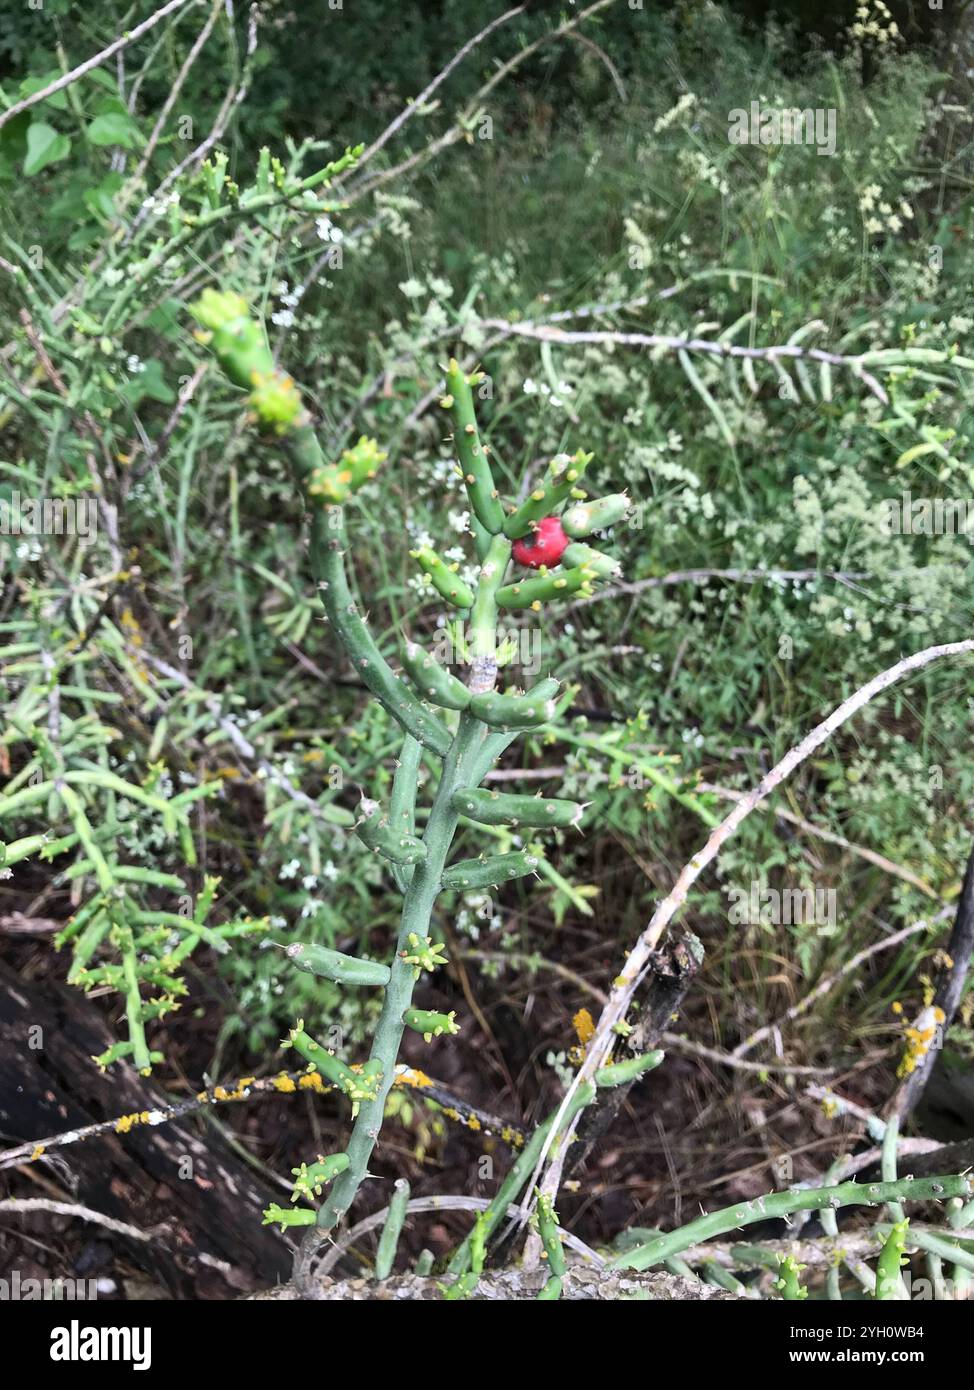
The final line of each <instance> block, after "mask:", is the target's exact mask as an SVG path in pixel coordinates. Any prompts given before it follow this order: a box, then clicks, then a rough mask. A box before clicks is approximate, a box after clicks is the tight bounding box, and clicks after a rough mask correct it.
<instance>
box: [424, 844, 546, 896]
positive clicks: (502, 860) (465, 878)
mask: <svg viewBox="0 0 974 1390" xmlns="http://www.w3.org/2000/svg"><path fill="white" fill-rule="evenodd" d="M540 863H541V858H540V856H539V855H537V854H534V853H533V852H532V851H531V850H527V849H519V850H515V851H514V852H513V853H511V854H487V855H481V857H480V858H478V859H458V860H457V862H456V863H455V864H451V865H450V866H449V867H448V868H446V869H444V871H443V878H442V880H441V882H442V884H443V887H444V888H459V889H462V890H463V891H464V892H467V891H468V890H472V889H475V888H493V887H494V886H495V884H498V883H508V882H510V880H511V879H512V878H523V877H524V875H525V874H533V873H535V872H536V871H537V868H538V865H539V864H540Z"/></svg>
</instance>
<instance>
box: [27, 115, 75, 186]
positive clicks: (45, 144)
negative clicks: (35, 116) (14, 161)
mask: <svg viewBox="0 0 974 1390" xmlns="http://www.w3.org/2000/svg"><path fill="white" fill-rule="evenodd" d="M70 149H71V141H70V140H69V139H68V137H67V136H66V135H59V134H58V132H57V131H56V130H55V129H54V127H53V126H50V125H48V124H47V122H46V121H35V122H34V123H33V125H32V126H30V128H29V129H28V131H27V157H26V158H25V160H24V173H25V174H26V175H27V177H28V178H31V177H32V176H33V175H34V174H39V173H40V172H41V170H42V169H46V168H47V166H48V165H49V164H55V163H56V162H57V161H58V160H59V159H64V157H65V156H66V155H67V154H68V153H69V151H70Z"/></svg>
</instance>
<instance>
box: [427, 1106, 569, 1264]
mask: <svg viewBox="0 0 974 1390" xmlns="http://www.w3.org/2000/svg"><path fill="white" fill-rule="evenodd" d="M594 1098H595V1087H594V1086H593V1085H591V1084H590V1083H589V1082H586V1083H585V1084H584V1085H582V1086H579V1088H578V1090H577V1091H576V1092H575V1094H574V1095H573V1096H572V1097H571V1099H570V1100H569V1102H568V1104H567V1106H566V1107H565V1113H564V1115H562V1116H561V1118H560V1121H559V1123H560V1124H561V1125H567V1124H570V1123H571V1121H572V1120H573V1119H574V1118H575V1116H576V1115H577V1114H578V1112H579V1111H580V1110H584V1108H585V1107H586V1106H587V1105H591V1104H592V1101H593V1100H594ZM558 1118H559V1116H558V1111H557V1110H554V1111H552V1113H551V1114H550V1115H549V1116H548V1118H547V1119H546V1120H544V1121H543V1122H542V1123H541V1124H540V1125H538V1127H537V1129H535V1130H534V1132H533V1133H532V1135H531V1138H530V1139H529V1140H528V1142H527V1143H526V1144H525V1146H524V1148H523V1149H522V1150H521V1152H520V1154H519V1155H518V1157H517V1160H516V1162H515V1163H513V1164H512V1166H511V1168H510V1170H509V1172H508V1173H507V1174H506V1176H505V1178H504V1180H503V1182H502V1183H501V1185H500V1187H499V1188H498V1189H497V1192H496V1194H495V1195H494V1197H493V1199H492V1200H491V1203H490V1206H489V1207H488V1208H487V1210H486V1211H483V1212H481V1214H480V1216H479V1217H478V1222H479V1223H480V1224H479V1226H478V1227H477V1229H478V1230H479V1231H480V1233H481V1239H482V1240H483V1242H484V1243H486V1241H487V1240H488V1239H489V1238H490V1236H491V1235H492V1234H493V1233H494V1231H495V1230H496V1229H497V1227H498V1226H499V1225H500V1223H501V1221H502V1220H503V1219H504V1217H505V1215H506V1214H507V1208H508V1207H509V1206H510V1205H511V1203H512V1202H515V1201H516V1200H517V1197H518V1194H519V1193H520V1191H521V1189H522V1188H523V1187H524V1184H525V1183H526V1182H527V1181H528V1180H529V1178H530V1177H531V1174H532V1173H533V1172H534V1169H535V1165H536V1164H537V1162H538V1159H539V1157H540V1156H541V1151H542V1149H543V1148H544V1146H545V1141H546V1140H547V1138H548V1134H549V1131H550V1130H551V1127H552V1125H553V1124H554V1122H555V1120H556V1119H558ZM471 1251H472V1237H471V1236H469V1235H468V1236H467V1237H466V1238H465V1239H464V1240H463V1241H462V1242H461V1243H460V1244H459V1245H458V1246H457V1248H456V1250H455V1251H454V1252H453V1255H452V1256H451V1258H450V1262H449V1264H448V1265H447V1267H446V1272H447V1274H452V1275H453V1276H454V1277H455V1278H456V1279H462V1278H463V1276H464V1275H465V1274H466V1273H467V1271H468V1270H469V1269H470V1268H471Z"/></svg>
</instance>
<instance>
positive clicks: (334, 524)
mask: <svg viewBox="0 0 974 1390" xmlns="http://www.w3.org/2000/svg"><path fill="white" fill-rule="evenodd" d="M347 549H348V538H347V536H346V533H345V519H344V515H343V512H342V508H341V507H326V508H324V509H322V510H319V511H317V512H316V513H315V516H314V518H313V520H312V524H311V564H312V568H313V570H314V573H315V577H316V579H317V580H318V592H319V594H320V595H321V600H322V603H323V604H324V607H325V611H326V612H327V614H328V617H329V620H330V621H331V625H332V628H333V629H334V632H335V635H336V636H337V637H338V638H339V640H340V641H341V643H342V645H343V646H344V647H345V650H346V651H347V652H348V654H349V656H350V657H351V658H352V663H353V665H354V667H355V671H356V674H357V675H358V676H359V677H360V679H361V680H362V681H364V682H365V684H366V685H367V686H368V687H369V689H370V690H371V691H372V693H373V695H375V696H377V697H378V699H380V700H381V701H382V703H383V704H384V705H385V707H386V709H387V710H388V711H389V713H390V714H391V715H392V717H393V719H395V720H397V721H398V723H399V724H401V725H402V727H403V729H405V731H406V733H408V734H412V736H413V737H414V738H415V739H418V740H419V742H420V743H421V744H422V745H423V746H424V748H429V749H430V750H431V751H432V752H434V753H440V754H443V753H446V751H447V749H448V748H449V747H450V743H451V739H450V734H449V731H448V730H447V729H446V728H445V727H444V725H442V724H441V723H440V721H439V720H438V719H437V718H436V716H435V715H434V714H432V713H431V712H430V711H429V710H427V709H424V707H423V706H422V705H421V704H420V702H419V700H417V698H416V696H415V695H414V694H413V693H412V691H411V690H410V689H409V687H408V686H407V685H406V684H405V683H404V682H403V681H401V680H400V679H399V677H398V676H396V675H394V674H393V672H392V669H391V668H390V666H389V665H388V663H387V662H386V660H385V658H384V657H383V656H382V654H381V652H380V651H379V649H378V647H377V646H376V645H375V642H374V641H373V639H372V634H371V633H370V632H369V630H368V628H367V627H366V625H365V623H364V621H363V620H362V617H361V615H360V614H359V611H358V606H357V604H356V603H355V600H354V598H353V597H352V591H351V589H350V588H349V585H348V579H347V577H346V574H345V563H344V559H343V556H344V553H345V551H346V550H347Z"/></svg>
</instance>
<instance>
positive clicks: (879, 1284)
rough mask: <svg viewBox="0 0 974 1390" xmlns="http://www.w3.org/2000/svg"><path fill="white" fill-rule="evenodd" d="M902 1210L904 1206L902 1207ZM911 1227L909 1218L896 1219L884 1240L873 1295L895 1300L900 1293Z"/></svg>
mask: <svg viewBox="0 0 974 1390" xmlns="http://www.w3.org/2000/svg"><path fill="white" fill-rule="evenodd" d="M901 1210H902V1208H901ZM909 1229H910V1222H909V1220H908V1219H904V1220H902V1221H895V1222H894V1223H893V1225H892V1227H891V1229H890V1233H889V1235H888V1236H887V1237H886V1239H885V1241H884V1242H883V1248H882V1250H881V1251H880V1252H879V1259H878V1260H877V1261H876V1287H875V1289H874V1290H873V1297H874V1298H877V1299H881V1300H886V1301H890V1300H895V1299H897V1298H898V1297H899V1295H900V1277H901V1276H900V1270H901V1269H902V1267H903V1265H904V1264H906V1262H907V1261H906V1259H905V1256H904V1250H905V1247H906V1236H907V1232H908V1231H909Z"/></svg>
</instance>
